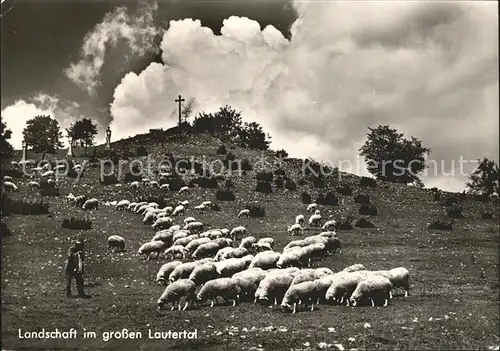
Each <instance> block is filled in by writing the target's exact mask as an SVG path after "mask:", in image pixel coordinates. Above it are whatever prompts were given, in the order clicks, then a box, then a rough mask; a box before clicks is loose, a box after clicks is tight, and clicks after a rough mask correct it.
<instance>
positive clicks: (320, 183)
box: [312, 177, 325, 188]
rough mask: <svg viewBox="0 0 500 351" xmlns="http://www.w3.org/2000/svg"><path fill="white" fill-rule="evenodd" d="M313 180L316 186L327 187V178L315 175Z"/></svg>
mask: <svg viewBox="0 0 500 351" xmlns="http://www.w3.org/2000/svg"><path fill="white" fill-rule="evenodd" d="M312 182H313V186H314V187H315V188H324V187H325V180H324V179H323V178H321V177H313V179H312Z"/></svg>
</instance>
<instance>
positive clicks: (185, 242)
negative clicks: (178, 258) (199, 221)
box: [174, 234, 199, 247]
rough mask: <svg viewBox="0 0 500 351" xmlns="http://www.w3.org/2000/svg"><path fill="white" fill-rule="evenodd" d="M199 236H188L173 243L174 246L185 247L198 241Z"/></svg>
mask: <svg viewBox="0 0 500 351" xmlns="http://www.w3.org/2000/svg"><path fill="white" fill-rule="evenodd" d="M198 238H199V236H198V235H197V234H192V235H188V236H186V237H184V238H179V239H177V240H176V241H174V245H180V246H184V247H186V246H187V245H188V244H189V243H190V242H191V241H193V240H195V239H198Z"/></svg>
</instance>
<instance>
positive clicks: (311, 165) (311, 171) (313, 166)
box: [302, 158, 322, 177]
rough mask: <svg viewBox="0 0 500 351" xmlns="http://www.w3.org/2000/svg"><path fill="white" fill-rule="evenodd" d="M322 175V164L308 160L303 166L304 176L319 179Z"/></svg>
mask: <svg viewBox="0 0 500 351" xmlns="http://www.w3.org/2000/svg"><path fill="white" fill-rule="evenodd" d="M321 173H322V168H321V164H320V163H319V162H316V161H314V160H313V159H310V158H309V159H306V160H305V161H304V163H303V166H302V174H304V175H305V176H313V177H317V176H318V175H319V174H321Z"/></svg>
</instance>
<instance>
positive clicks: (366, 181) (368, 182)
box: [359, 177, 377, 188]
mask: <svg viewBox="0 0 500 351" xmlns="http://www.w3.org/2000/svg"><path fill="white" fill-rule="evenodd" d="M359 185H360V186H365V187H369V188H375V187H376V186H377V181H376V180H375V179H373V178H369V177H361V179H360V180H359Z"/></svg>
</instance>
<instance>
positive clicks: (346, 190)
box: [337, 185, 352, 196]
mask: <svg viewBox="0 0 500 351" xmlns="http://www.w3.org/2000/svg"><path fill="white" fill-rule="evenodd" d="M337 192H338V193H339V194H342V195H345V196H352V188H351V187H350V186H349V185H339V186H337Z"/></svg>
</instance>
